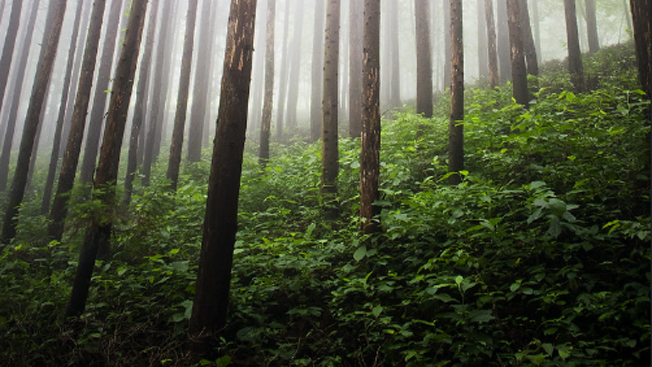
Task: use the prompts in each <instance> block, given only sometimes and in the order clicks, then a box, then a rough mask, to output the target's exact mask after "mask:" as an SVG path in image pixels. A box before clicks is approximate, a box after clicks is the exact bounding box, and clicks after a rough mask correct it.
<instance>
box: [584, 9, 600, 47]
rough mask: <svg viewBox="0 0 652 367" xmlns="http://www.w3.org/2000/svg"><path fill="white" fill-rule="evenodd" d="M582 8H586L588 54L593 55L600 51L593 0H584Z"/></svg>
mask: <svg viewBox="0 0 652 367" xmlns="http://www.w3.org/2000/svg"><path fill="white" fill-rule="evenodd" d="M584 7H585V8H586V33H587V34H588V36H589V37H588V38H589V52H590V53H593V52H597V51H598V50H600V40H599V39H598V20H597V17H596V7H595V0H584Z"/></svg>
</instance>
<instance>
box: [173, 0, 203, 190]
mask: <svg viewBox="0 0 652 367" xmlns="http://www.w3.org/2000/svg"><path fill="white" fill-rule="evenodd" d="M196 19H197V0H189V1H188V14H187V16H186V39H185V41H184V43H183V58H182V59H181V75H180V76H179V95H178V96H177V111H176V113H175V116H174V128H173V130H172V143H171V145H170V159H169V161H168V171H167V179H168V180H170V188H171V189H172V190H174V191H176V189H177V184H178V182H179V168H180V165H181V151H182V149H183V135H184V132H185V129H186V112H188V94H189V93H190V71H191V67H192V51H193V46H194V43H195V23H196Z"/></svg>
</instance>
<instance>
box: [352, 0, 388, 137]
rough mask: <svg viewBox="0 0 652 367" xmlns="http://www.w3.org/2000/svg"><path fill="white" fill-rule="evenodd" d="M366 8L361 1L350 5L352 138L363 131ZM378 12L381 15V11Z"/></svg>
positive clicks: (358, 135)
mask: <svg viewBox="0 0 652 367" xmlns="http://www.w3.org/2000/svg"><path fill="white" fill-rule="evenodd" d="M374 5H375V4H374ZM365 6H367V4H366V3H363V2H362V1H360V0H358V1H351V2H350V3H349V136H350V137H352V138H358V137H360V134H361V131H362V114H361V113H360V111H361V110H362V83H363V74H362V69H363V66H362V64H363V51H364V50H363V46H362V45H363V38H364V29H363V28H364V27H363V26H364V21H365V19H368V18H363V17H364V16H365V15H364V12H365ZM373 11H376V9H373ZM377 11H378V13H379V14H380V9H378V10H377ZM370 20H371V21H374V22H375V21H376V20H375V19H370ZM367 26H369V25H367ZM379 29H380V28H379Z"/></svg>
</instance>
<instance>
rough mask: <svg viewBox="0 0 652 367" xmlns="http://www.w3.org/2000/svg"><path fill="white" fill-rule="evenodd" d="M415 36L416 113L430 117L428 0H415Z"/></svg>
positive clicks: (430, 83)
mask: <svg viewBox="0 0 652 367" xmlns="http://www.w3.org/2000/svg"><path fill="white" fill-rule="evenodd" d="M414 12H415V28H416V30H415V32H416V38H417V42H416V44H417V113H418V114H422V115H423V117H426V118H430V117H432V53H431V51H430V6H429V5H428V0H415V1H414Z"/></svg>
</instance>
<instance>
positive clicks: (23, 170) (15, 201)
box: [0, 0, 66, 244]
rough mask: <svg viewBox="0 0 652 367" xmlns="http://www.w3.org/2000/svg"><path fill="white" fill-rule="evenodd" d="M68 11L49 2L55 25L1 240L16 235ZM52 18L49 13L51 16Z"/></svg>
mask: <svg viewBox="0 0 652 367" xmlns="http://www.w3.org/2000/svg"><path fill="white" fill-rule="evenodd" d="M65 11H66V0H58V1H53V2H51V3H50V5H49V7H48V12H49V13H50V12H51V13H52V14H53V15H52V17H51V19H52V20H53V21H52V28H51V29H48V32H49V36H48V39H47V42H46V43H45V44H44V45H43V46H42V47H43V50H44V51H43V52H42V53H41V57H40V59H39V62H38V66H37V68H36V70H37V71H36V78H35V79H34V86H33V87H32V94H31V97H30V100H29V107H28V109H27V116H26V117H25V125H24V127H23V136H22V139H21V142H20V149H19V151H18V161H17V163H16V172H15V174H14V178H13V181H12V184H11V192H10V194H9V204H8V205H7V211H6V213H5V217H4V222H3V228H2V238H1V240H0V243H2V244H8V243H9V242H10V241H11V240H12V239H13V238H14V237H15V236H16V226H17V225H18V218H16V216H17V215H18V211H19V207H20V204H21V203H22V202H23V197H24V195H25V188H26V185H27V176H28V173H29V172H28V171H29V162H30V159H31V155H32V150H33V148H34V140H35V139H36V131H37V130H38V125H39V122H40V115H41V109H42V107H43V103H44V100H45V92H46V90H47V86H48V84H49V83H50V77H51V76H52V69H53V68H54V60H55V57H56V54H57V47H58V45H59V36H60V35H61V27H62V25H63V17H64V14H65ZM48 17H50V15H48Z"/></svg>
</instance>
